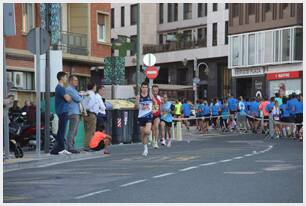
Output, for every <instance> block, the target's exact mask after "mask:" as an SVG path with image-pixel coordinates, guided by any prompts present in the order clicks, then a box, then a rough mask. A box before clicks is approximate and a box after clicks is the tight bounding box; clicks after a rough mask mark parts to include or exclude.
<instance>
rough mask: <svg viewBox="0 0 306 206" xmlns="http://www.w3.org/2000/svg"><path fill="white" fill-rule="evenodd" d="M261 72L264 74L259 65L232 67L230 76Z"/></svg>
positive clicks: (259, 73)
mask: <svg viewBox="0 0 306 206" xmlns="http://www.w3.org/2000/svg"><path fill="white" fill-rule="evenodd" d="M263 74H264V70H263V68H261V67H258V68H243V69H233V71H232V76H233V77H242V76H255V75H263Z"/></svg>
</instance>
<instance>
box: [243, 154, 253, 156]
mask: <svg viewBox="0 0 306 206" xmlns="http://www.w3.org/2000/svg"><path fill="white" fill-rule="evenodd" d="M244 156H245V157H250V156H253V154H246V155H244Z"/></svg>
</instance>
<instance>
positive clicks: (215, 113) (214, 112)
mask: <svg viewBox="0 0 306 206" xmlns="http://www.w3.org/2000/svg"><path fill="white" fill-rule="evenodd" d="M210 109H211V114H212V115H213V116H218V115H219V112H218V111H219V106H218V105H212V106H211V107H210Z"/></svg>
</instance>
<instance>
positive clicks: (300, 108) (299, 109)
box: [295, 101, 303, 114]
mask: <svg viewBox="0 0 306 206" xmlns="http://www.w3.org/2000/svg"><path fill="white" fill-rule="evenodd" d="M295 114H303V102H300V101H298V102H297V103H296V106H295Z"/></svg>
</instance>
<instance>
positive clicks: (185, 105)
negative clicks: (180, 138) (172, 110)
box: [182, 99, 191, 131]
mask: <svg viewBox="0 0 306 206" xmlns="http://www.w3.org/2000/svg"><path fill="white" fill-rule="evenodd" d="M182 114H183V117H184V118H189V117H190V114H191V105H190V104H189V103H188V101H187V100H186V99H184V101H183V105H182ZM183 124H184V125H185V126H186V128H187V129H188V131H189V129H190V128H189V121H188V120H183Z"/></svg>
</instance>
